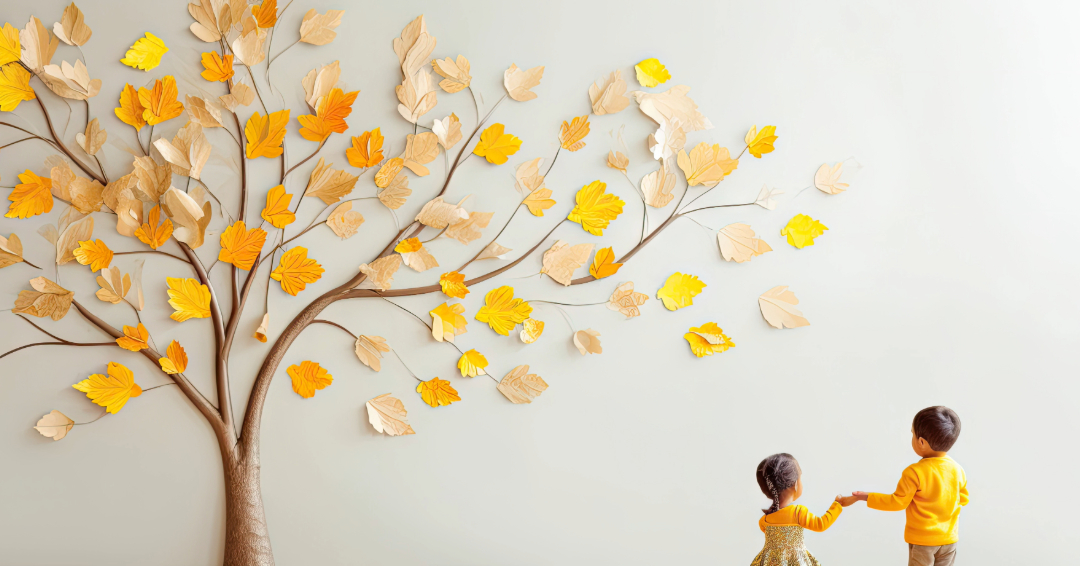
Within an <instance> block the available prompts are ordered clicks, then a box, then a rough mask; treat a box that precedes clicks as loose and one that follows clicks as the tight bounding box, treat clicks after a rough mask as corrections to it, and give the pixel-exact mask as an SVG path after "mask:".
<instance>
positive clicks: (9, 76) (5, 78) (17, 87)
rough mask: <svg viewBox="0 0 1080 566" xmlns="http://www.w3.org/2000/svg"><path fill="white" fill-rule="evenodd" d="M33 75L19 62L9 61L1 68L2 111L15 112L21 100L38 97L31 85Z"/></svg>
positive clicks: (0, 96)
mask: <svg viewBox="0 0 1080 566" xmlns="http://www.w3.org/2000/svg"><path fill="white" fill-rule="evenodd" d="M31 76H32V75H31V74H30V73H29V72H28V71H27V70H26V69H24V68H22V65H19V64H18V63H8V64H7V65H4V66H3V67H2V68H0V111H3V112H14V111H15V109H16V108H18V107H19V103H20V102H23V101H26V100H34V99H35V98H37V95H35V94H34V89H33V88H31V87H30V77H31Z"/></svg>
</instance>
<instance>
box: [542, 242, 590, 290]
mask: <svg viewBox="0 0 1080 566" xmlns="http://www.w3.org/2000/svg"><path fill="white" fill-rule="evenodd" d="M592 250H593V245H592V244H578V245H576V246H571V245H570V244H568V243H566V242H565V241H563V240H557V241H556V242H555V244H554V245H553V246H551V249H549V250H548V251H546V252H544V263H543V265H544V266H543V268H541V269H540V273H547V275H548V277H551V278H552V279H554V280H555V281H558V282H559V283H562V284H563V285H566V286H569V285H570V280H571V279H573V278H574V271H575V270H576V269H577V268H579V267H581V266H583V265H585V263H586V262H588V261H589V255H590V254H592Z"/></svg>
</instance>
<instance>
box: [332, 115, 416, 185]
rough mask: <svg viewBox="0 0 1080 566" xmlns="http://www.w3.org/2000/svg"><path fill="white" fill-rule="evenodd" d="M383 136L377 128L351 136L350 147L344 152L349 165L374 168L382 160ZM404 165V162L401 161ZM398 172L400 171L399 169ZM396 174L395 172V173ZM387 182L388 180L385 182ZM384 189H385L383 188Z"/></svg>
mask: <svg viewBox="0 0 1080 566" xmlns="http://www.w3.org/2000/svg"><path fill="white" fill-rule="evenodd" d="M382 146H383V135H382V132H381V131H380V129H379V128H375V129H374V130H371V131H369V132H364V133H362V134H360V135H359V136H353V138H352V147H350V148H349V149H346V150H345V157H346V158H348V160H349V165H352V166H353V167H357V168H359V169H366V168H368V167H374V166H376V165H378V164H379V162H380V161H382V160H383V152H382ZM402 163H404V160H402ZM399 171H400V169H399ZM395 174H396V172H395ZM387 182H389V180H387ZM383 188H385V187H383Z"/></svg>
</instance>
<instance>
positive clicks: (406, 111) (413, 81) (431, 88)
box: [394, 69, 439, 124]
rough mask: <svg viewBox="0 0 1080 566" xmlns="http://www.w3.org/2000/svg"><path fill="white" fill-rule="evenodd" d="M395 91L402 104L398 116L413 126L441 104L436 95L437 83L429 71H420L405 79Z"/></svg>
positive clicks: (399, 105)
mask: <svg viewBox="0 0 1080 566" xmlns="http://www.w3.org/2000/svg"><path fill="white" fill-rule="evenodd" d="M394 90H395V92H396V93H397V97H398V102H400V103H401V104H398V107H397V109H398V114H401V117H402V118H405V119H406V120H408V121H409V122H411V123H413V124H415V123H416V121H417V120H419V119H420V117H421V116H423V115H424V114H427V113H428V112H430V111H431V110H432V109H433V108H435V105H436V104H438V103H439V101H438V96H437V95H436V94H435V81H434V80H433V79H432V78H431V73H429V72H428V71H427V69H420V70H419V71H417V73H416V74H415V75H409V76H407V77H405V80H404V81H403V82H402V83H401V84H400V85H398V86H396V87H394Z"/></svg>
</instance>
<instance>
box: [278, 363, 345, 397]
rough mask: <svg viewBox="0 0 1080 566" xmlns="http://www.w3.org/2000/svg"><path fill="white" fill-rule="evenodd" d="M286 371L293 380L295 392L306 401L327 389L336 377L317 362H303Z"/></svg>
mask: <svg viewBox="0 0 1080 566" xmlns="http://www.w3.org/2000/svg"><path fill="white" fill-rule="evenodd" d="M285 371H286V373H288V374H289V377H291V378H292V389H293V391H295V392H296V394H297V395H299V396H301V397H303V398H304V399H311V398H312V397H314V396H315V391H317V390H319V389H326V387H327V386H328V385H330V384H331V383H333V381H334V376H332V375H330V374H329V373H327V372H326V368H323V367H320V366H319V364H318V363H317V362H312V361H303V362H300V365H291V366H289V367H288V369H286V370H285Z"/></svg>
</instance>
